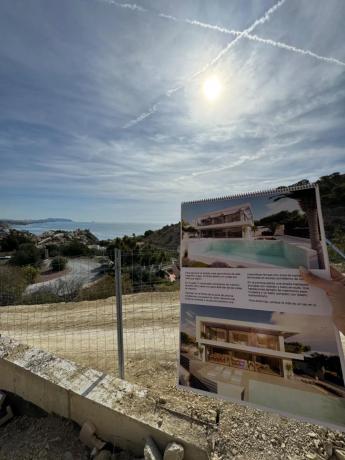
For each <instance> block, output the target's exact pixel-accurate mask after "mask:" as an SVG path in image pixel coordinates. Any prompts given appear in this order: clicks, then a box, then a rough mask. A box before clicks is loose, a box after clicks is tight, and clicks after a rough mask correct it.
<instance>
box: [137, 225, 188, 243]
mask: <svg viewBox="0 0 345 460" xmlns="http://www.w3.org/2000/svg"><path fill="white" fill-rule="evenodd" d="M142 241H143V242H144V243H148V244H151V245H152V246H156V247H159V248H165V249H177V248H178V246H179V245H180V224H179V223H178V224H171V225H165V226H164V227H163V228H160V229H159V230H155V231H152V230H149V231H147V232H145V234H144V237H143V239H142Z"/></svg>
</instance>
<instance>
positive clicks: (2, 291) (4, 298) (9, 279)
mask: <svg viewBox="0 0 345 460" xmlns="http://www.w3.org/2000/svg"><path fill="white" fill-rule="evenodd" d="M27 284H28V283H27V281H26V279H25V276H24V273H23V271H22V270H21V269H20V268H17V267H10V266H6V267H0V305H2V306H3V305H14V304H17V303H19V302H20V301H21V298H22V294H23V292H24V290H25V288H26V286H27Z"/></svg>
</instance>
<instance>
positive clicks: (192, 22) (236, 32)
mask: <svg viewBox="0 0 345 460" xmlns="http://www.w3.org/2000/svg"><path fill="white" fill-rule="evenodd" d="M183 22H185V23H187V24H190V25H192V26H197V27H202V28H204V29H211V30H214V31H216V32H221V33H223V34H228V35H236V36H239V35H241V33H242V32H240V31H239V30H232V29H227V28H225V27H220V26H217V25H213V24H207V23H205V22H200V21H195V20H191V19H184V20H183ZM243 37H245V38H248V40H253V41H256V42H259V43H264V44H265V45H270V46H275V47H277V48H282V49H285V50H288V51H293V52H294V53H298V54H303V55H305V56H310V57H312V58H315V59H317V60H319V61H324V62H329V63H331V64H337V65H341V66H343V67H344V66H345V62H344V61H340V60H339V59H336V58H333V57H327V56H322V55H320V54H317V53H314V52H313V51H311V50H305V49H303V48H297V47H296V46H292V45H288V44H286V43H283V42H278V41H275V40H271V39H269V38H262V37H259V36H258V35H252V34H248V33H244V34H243Z"/></svg>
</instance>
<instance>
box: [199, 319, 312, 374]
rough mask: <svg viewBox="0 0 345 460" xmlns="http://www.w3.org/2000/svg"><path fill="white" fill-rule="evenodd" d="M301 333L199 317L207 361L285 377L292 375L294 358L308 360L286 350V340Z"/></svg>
mask: <svg viewBox="0 0 345 460" xmlns="http://www.w3.org/2000/svg"><path fill="white" fill-rule="evenodd" d="M298 333H299V331H297V330H295V331H291V329H287V328H285V327H282V326H277V325H271V324H261V323H253V322H250V321H235V320H225V319H219V318H211V317H203V316H197V317H196V341H197V343H198V344H199V345H200V346H201V347H202V349H203V351H202V360H203V361H208V362H214V363H217V364H222V365H224V366H230V367H238V368H241V369H245V370H249V371H255V372H261V373H267V374H275V375H280V376H282V377H284V378H287V377H289V376H291V375H292V372H293V370H292V359H298V360H304V356H303V355H302V354H298V353H289V352H286V351H285V343H284V338H287V337H292V336H294V335H296V334H298Z"/></svg>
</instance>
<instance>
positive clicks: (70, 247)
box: [61, 240, 90, 257]
mask: <svg viewBox="0 0 345 460" xmlns="http://www.w3.org/2000/svg"><path fill="white" fill-rule="evenodd" d="M61 252H62V254H63V255H64V256H69V257H75V256H87V255H89V254H90V250H89V248H88V247H87V246H86V244H84V243H82V242H81V241H79V240H72V241H69V242H68V243H66V244H64V245H63V246H62V247H61Z"/></svg>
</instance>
